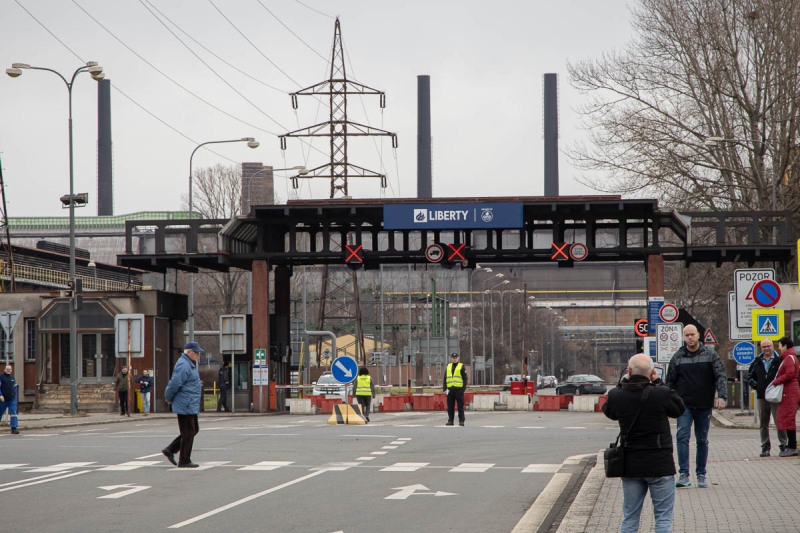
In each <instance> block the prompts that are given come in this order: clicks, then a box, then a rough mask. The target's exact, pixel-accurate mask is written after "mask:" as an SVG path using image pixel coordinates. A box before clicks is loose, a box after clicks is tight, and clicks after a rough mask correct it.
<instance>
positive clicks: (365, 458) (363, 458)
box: [356, 457, 375, 461]
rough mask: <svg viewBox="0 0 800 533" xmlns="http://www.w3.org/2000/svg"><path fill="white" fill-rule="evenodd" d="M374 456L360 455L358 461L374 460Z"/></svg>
mask: <svg viewBox="0 0 800 533" xmlns="http://www.w3.org/2000/svg"><path fill="white" fill-rule="evenodd" d="M373 459H375V458H374V457H359V458H358V459H356V461H372V460H373Z"/></svg>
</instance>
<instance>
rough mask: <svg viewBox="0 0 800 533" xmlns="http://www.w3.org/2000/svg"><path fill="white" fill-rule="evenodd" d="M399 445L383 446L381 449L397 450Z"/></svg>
mask: <svg viewBox="0 0 800 533" xmlns="http://www.w3.org/2000/svg"><path fill="white" fill-rule="evenodd" d="M396 449H397V446H382V447H381V450H396Z"/></svg>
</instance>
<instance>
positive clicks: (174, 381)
mask: <svg viewBox="0 0 800 533" xmlns="http://www.w3.org/2000/svg"><path fill="white" fill-rule="evenodd" d="M202 351H203V349H202V348H200V345H199V344H197V343H196V342H187V343H186V346H185V347H184V351H183V355H181V357H180V359H178V362H177V363H175V368H174V369H173V370H172V378H171V379H170V380H169V383H167V388H166V390H165V391H164V399H165V400H166V401H167V403H170V404H172V412H173V413H175V414H176V415H177V416H178V429H179V431H180V435H178V436H177V437H176V438H175V440H173V441H172V442H171V443H170V444H169V446H167V447H166V448H164V449H163V450H161V453H163V454H164V455H165V456H166V458H167V459H169V462H170V463H172V464H174V465H176V466H178V467H179V468H197V467H198V466H200V465H198V464H197V463H193V462H192V445H193V444H194V436H195V435H197V433H198V432H199V431H200V426H199V425H198V422H197V414H198V413H199V412H200V399H201V398H202V395H203V384H202V382H201V381H200V374H199V373H198V371H197V360H198V359H199V358H200V353H201V352H202ZM178 452H180V456H179V458H178V462H177V463H176V462H175V454H176V453H178Z"/></svg>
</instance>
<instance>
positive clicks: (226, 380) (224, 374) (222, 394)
mask: <svg viewBox="0 0 800 533" xmlns="http://www.w3.org/2000/svg"><path fill="white" fill-rule="evenodd" d="M217 379H218V380H219V382H218V383H217V385H218V386H219V399H218V400H217V411H222V410H223V409H224V410H225V412H226V413H227V412H228V411H230V409H229V408H228V389H229V388H230V386H231V364H230V363H224V364H223V365H222V368H220V369H219V375H218V376H217Z"/></svg>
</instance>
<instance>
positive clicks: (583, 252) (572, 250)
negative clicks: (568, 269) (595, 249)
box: [569, 242, 589, 261]
mask: <svg viewBox="0 0 800 533" xmlns="http://www.w3.org/2000/svg"><path fill="white" fill-rule="evenodd" d="M588 255H589V249H588V248H586V245H585V244H583V243H582V242H576V243H575V244H573V245H572V246H570V247H569V256H570V257H571V258H572V259H573V260H574V261H583V260H584V259H586V256H588Z"/></svg>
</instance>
